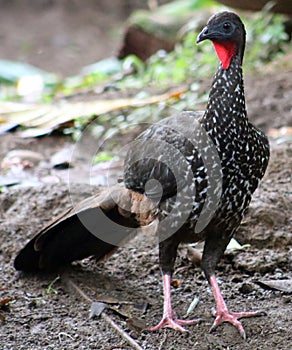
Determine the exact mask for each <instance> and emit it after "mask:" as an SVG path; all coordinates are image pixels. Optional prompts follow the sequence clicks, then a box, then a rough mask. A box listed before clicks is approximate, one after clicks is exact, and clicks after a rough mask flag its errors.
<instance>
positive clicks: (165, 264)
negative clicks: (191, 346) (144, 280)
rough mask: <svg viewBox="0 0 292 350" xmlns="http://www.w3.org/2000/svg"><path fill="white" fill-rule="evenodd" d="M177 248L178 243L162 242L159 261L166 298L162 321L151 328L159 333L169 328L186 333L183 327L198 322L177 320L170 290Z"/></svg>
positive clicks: (173, 241) (171, 241) (172, 241)
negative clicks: (164, 328) (162, 329)
mask: <svg viewBox="0 0 292 350" xmlns="http://www.w3.org/2000/svg"><path fill="white" fill-rule="evenodd" d="M177 247H178V242H175V240H171V239H170V240H165V241H162V242H160V244H159V261H160V267H161V270H162V279H163V296H164V303H163V315H162V319H161V321H160V322H159V323H158V324H157V325H156V326H154V327H151V328H149V330H150V331H157V330H159V329H161V328H163V327H169V328H173V329H175V330H177V331H180V332H185V329H184V328H183V327H182V326H185V325H190V324H193V323H195V322H196V320H181V319H178V318H176V316H175V313H174V311H173V308H172V304H171V293H170V288H171V276H172V273H173V267H174V262H175V259H176V254H177Z"/></svg>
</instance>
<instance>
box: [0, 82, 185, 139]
mask: <svg viewBox="0 0 292 350" xmlns="http://www.w3.org/2000/svg"><path fill="white" fill-rule="evenodd" d="M185 91H186V88H184V89H180V90H176V91H173V92H169V93H165V94H161V95H156V96H150V97H147V98H144V99H139V98H128V99H116V100H98V101H86V102H68V101H66V102H64V101H62V102H59V103H55V104H51V105H45V104H39V105H38V104H28V103H11V102H7V103H6V102H1V103H0V118H1V120H2V121H3V123H17V124H19V125H22V126H24V127H26V128H29V129H30V131H29V132H27V133H25V131H24V132H22V133H21V134H20V136H21V137H28V135H29V137H37V136H41V135H45V134H48V133H50V132H52V131H53V130H55V129H58V128H60V127H61V126H62V125H65V124H66V123H68V122H70V121H72V120H74V119H76V118H81V117H89V116H98V115H101V114H105V113H108V112H112V111H115V110H119V109H123V108H129V107H142V106H146V105H150V104H155V103H159V102H161V101H165V100H168V99H177V98H179V96H180V95H181V94H182V93H184V92H185ZM33 130H35V133H34V132H33ZM26 131H27V130H26Z"/></svg>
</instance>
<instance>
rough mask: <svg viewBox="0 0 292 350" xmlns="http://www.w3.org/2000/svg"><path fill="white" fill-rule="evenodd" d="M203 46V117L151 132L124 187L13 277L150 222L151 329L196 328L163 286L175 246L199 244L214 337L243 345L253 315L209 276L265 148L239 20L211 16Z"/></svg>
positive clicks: (80, 209) (132, 154) (53, 238)
mask: <svg viewBox="0 0 292 350" xmlns="http://www.w3.org/2000/svg"><path fill="white" fill-rule="evenodd" d="M206 39H209V40H211V41H212V42H213V44H214V47H215V50H216V52H217V55H218V57H219V60H220V64H219V67H218V70H217V73H216V75H215V78H214V81H213V84H212V87H211V91H210V95H209V100H208V104H207V108H206V110H205V112H182V113H178V114H177V115H174V116H172V117H169V118H166V119H163V120H161V121H160V122H159V123H157V124H153V125H152V126H151V127H150V128H148V129H147V130H146V131H145V132H143V133H142V134H141V135H140V136H138V138H137V139H136V140H135V141H134V142H133V144H132V145H131V147H130V149H129V151H128V154H127V157H126V161H125V169H124V183H123V184H122V185H117V186H115V187H113V188H109V189H107V190H106V191H105V192H104V193H102V194H101V195H99V196H95V197H91V198H89V199H87V200H85V201H84V202H82V203H80V204H79V205H78V206H77V207H75V208H73V209H71V210H70V211H68V212H66V213H64V214H62V215H61V216H60V217H59V218H57V219H55V220H54V221H53V222H52V223H51V224H50V225H49V226H48V227H46V228H44V230H42V231H41V232H39V233H38V234H37V235H36V237H34V238H33V239H32V240H31V241H30V242H29V243H28V244H27V245H26V246H25V247H24V248H23V249H22V250H21V251H20V252H19V254H18V256H17V257H16V259H15V263H14V264H15V268H16V269H17V270H23V271H33V270H38V269H45V270H46V269H47V270H50V269H55V268H57V267H58V266H59V265H62V264H64V263H66V262H71V261H73V260H76V259H82V258H84V257H87V256H90V255H95V256H96V257H97V259H100V258H102V257H104V256H105V255H107V254H109V253H110V252H111V251H113V250H114V248H115V246H116V245H118V244H119V243H120V242H121V241H122V240H123V239H125V238H126V237H127V235H129V234H130V233H131V231H132V230H133V228H135V227H139V226H141V225H148V224H149V223H151V222H153V221H155V222H156V228H157V233H158V236H159V261H160V268H161V270H162V275H163V287H164V308H163V316H162V320H161V321H160V322H159V323H158V324H157V325H156V326H155V327H152V328H150V329H151V330H158V329H160V328H162V327H164V326H168V327H171V328H174V329H176V330H179V331H184V328H183V325H187V324H192V323H193V322H194V321H193V320H190V321H188V320H180V319H177V318H176V316H175V313H174V311H173V309H172V306H171V296H170V284H171V276H172V273H173V268H174V263H175V259H176V255H177V249H178V245H179V244H180V243H181V242H197V241H201V240H204V241H205V245H204V250H203V256H202V269H203V271H204V274H205V276H206V279H207V280H208V282H209V284H210V286H211V288H212V291H213V294H214V298H215V303H216V311H215V312H214V316H215V317H216V318H215V321H214V324H213V326H212V328H211V329H214V328H215V327H217V326H218V325H219V324H220V323H222V322H230V323H231V324H233V325H234V326H235V327H236V328H237V329H238V331H239V332H240V334H241V335H242V336H243V337H244V338H245V331H244V328H243V326H242V324H241V323H240V321H239V320H238V319H240V318H242V317H250V316H256V315H258V314H259V313H258V312H256V311H251V312H230V311H229V310H228V308H227V306H226V304H225V302H224V299H223V297H222V295H221V293H220V289H219V286H218V284H217V281H216V277H215V268H216V265H217V263H218V261H219V260H220V258H221V257H222V255H223V253H224V251H225V249H226V247H227V245H228V243H229V241H230V240H231V238H232V236H233V235H234V233H235V231H236V230H237V228H238V226H239V224H240V222H241V220H242V218H243V215H244V213H245V211H246V209H247V207H248V205H249V203H250V200H251V196H252V193H253V192H254V191H255V190H256V188H257V187H258V184H259V181H260V179H261V178H262V177H263V175H264V173H265V170H266V168H267V165H268V160H269V143H268V140H267V137H266V136H265V135H264V134H263V133H262V132H261V131H260V130H259V129H257V128H256V127H255V126H254V125H252V124H251V123H250V122H249V121H248V119H247V114H246V107H245V96H244V87H243V78H242V60H243V55H244V49H245V28H244V25H243V23H242V21H241V19H240V18H239V17H238V15H236V14H234V13H232V12H227V11H224V12H220V13H217V14H215V15H214V16H212V17H211V18H210V19H209V21H208V23H207V25H206V27H205V28H204V29H203V30H202V32H201V33H200V34H199V36H198V39H197V43H200V42H201V41H204V40H206ZM82 223H83V224H84V223H85V225H83V224H82ZM111 223H112V225H111ZM114 225H115V226H114ZM117 227H119V229H118V230H117ZM120 228H121V229H120ZM105 238H106V239H105Z"/></svg>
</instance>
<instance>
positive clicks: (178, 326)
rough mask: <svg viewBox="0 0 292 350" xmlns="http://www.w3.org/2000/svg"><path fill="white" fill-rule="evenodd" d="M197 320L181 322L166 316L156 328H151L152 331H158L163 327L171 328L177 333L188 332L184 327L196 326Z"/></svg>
mask: <svg viewBox="0 0 292 350" xmlns="http://www.w3.org/2000/svg"><path fill="white" fill-rule="evenodd" d="M195 322H196V320H180V319H177V318H174V317H169V316H165V317H163V318H162V320H161V321H160V322H159V323H158V324H157V325H156V326H154V327H150V328H149V330H150V331H157V330H159V329H161V328H163V327H169V328H172V329H175V330H176V331H180V332H186V331H187V330H186V329H185V328H184V327H182V326H186V325H191V324H194V323H195Z"/></svg>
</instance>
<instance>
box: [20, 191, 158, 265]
mask: <svg viewBox="0 0 292 350" xmlns="http://www.w3.org/2000/svg"><path fill="white" fill-rule="evenodd" d="M153 209H154V206H153V203H152V202H151V201H150V200H149V199H148V198H147V197H145V196H144V195H141V194H138V193H134V192H133V191H130V190H127V189H126V188H124V187H122V186H120V185H116V186H113V187H111V188H108V189H104V190H103V191H102V192H101V193H100V194H98V195H95V196H92V197H89V198H87V199H85V200H84V201H82V202H80V203H79V204H77V205H76V206H75V207H74V208H70V209H69V210H67V211H65V212H64V213H62V214H61V215H59V216H58V217H57V218H55V219H54V220H52V221H51V222H50V223H49V224H48V225H47V226H45V227H44V228H43V229H42V230H41V231H40V232H38V233H37V234H36V235H35V236H34V237H33V238H32V239H31V240H30V241H29V242H28V243H27V245H26V246H25V247H24V248H23V249H22V250H21V251H20V252H19V253H18V255H17V256H16V258H15V261H14V266H15V268H16V269H17V270H23V271H36V270H39V269H45V270H55V269H56V268H58V267H59V266H61V265H64V264H66V263H69V262H72V261H74V260H81V259H83V258H85V257H88V256H91V255H94V256H96V258H97V260H99V259H101V258H103V257H104V256H105V255H107V254H110V253H111V252H112V251H114V250H115V248H116V246H118V245H119V244H121V242H122V241H123V240H125V239H127V238H129V237H130V235H131V233H132V232H133V229H134V228H137V227H140V226H143V225H147V224H149V223H151V222H152V221H153V218H154V217H153Z"/></svg>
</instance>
